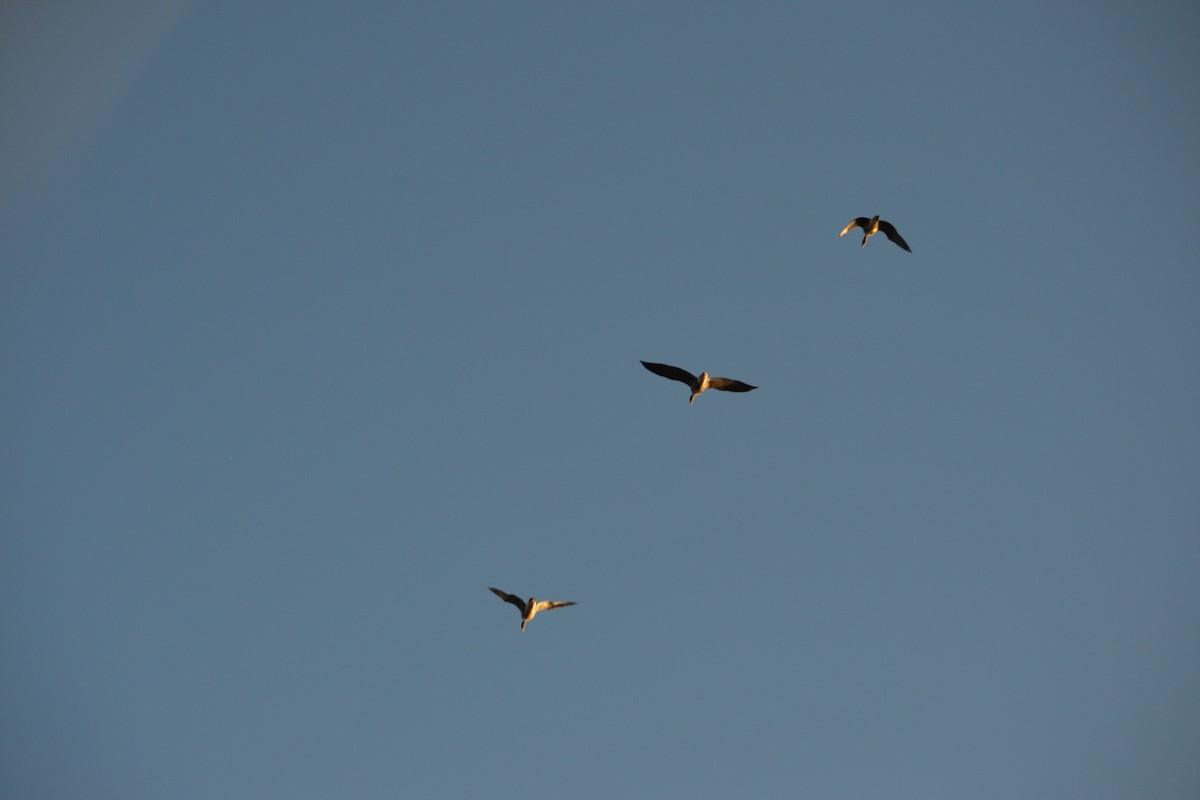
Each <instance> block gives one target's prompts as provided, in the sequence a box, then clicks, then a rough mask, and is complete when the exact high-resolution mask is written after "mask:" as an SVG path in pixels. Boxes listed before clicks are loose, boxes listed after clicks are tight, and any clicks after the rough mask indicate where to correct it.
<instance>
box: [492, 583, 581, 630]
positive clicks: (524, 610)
mask: <svg viewBox="0 0 1200 800" xmlns="http://www.w3.org/2000/svg"><path fill="white" fill-rule="evenodd" d="M488 588H489V589H491V590H492V594H494V595H496V597H499V598H500V599H501V600H503V601H504V602H506V603H512V604H513V605H514V606H516V607H517V608H518V609H519V610H520V611H521V632H522V633H524V632H525V623H526V622H529V621H530V620H532V619H533V618H534V617H536V616H537V613H538V612H539V611H549V610H550V609H552V608H562V607H564V606H573V605H575V601H574V600H538V599H537V598H536V597H531V598H529V599H528V600H522V599H521V598H519V597H517V596H516V595H515V594H509V593H508V592H502V591H500V590H499V589H497V588H495V587H494V586H489V587H488Z"/></svg>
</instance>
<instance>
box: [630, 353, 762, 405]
mask: <svg viewBox="0 0 1200 800" xmlns="http://www.w3.org/2000/svg"><path fill="white" fill-rule="evenodd" d="M642 366H643V367H645V368H646V369H648V370H650V371H651V372H653V373H654V374H655V375H661V376H662V377H664V378H669V379H671V380H673V381H679V382H680V383H686V384H687V386H688V388H689V389H691V390H692V396H691V397H689V398H688V405H691V404H692V403H693V402H695V400H696V397H697V395H699V394H700V393H701V392H704V391H705V390H707V389H717V390H719V391H722V392H749V391H752V390H754V389H757V388H758V387H757V386H751V385H750V384H748V383H742V382H741V381H735V380H733V379H732V378H712V377H709V374H708V373H707V372H701V373H700V377H698V378H697V377H696V376H695V375H693V374H692V373H690V372H688V371H687V370H685V369H680V368H679V367H672V366H671V365H670V364H655V363H654V362H652V361H643V362H642Z"/></svg>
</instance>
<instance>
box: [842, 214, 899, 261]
mask: <svg viewBox="0 0 1200 800" xmlns="http://www.w3.org/2000/svg"><path fill="white" fill-rule="evenodd" d="M855 228H862V229H863V240H862V244H860V245H859V247H866V246H867V239H870V238H871V237H872V236H874V235H875V234H877V233H879V232H880V231H883V235H884V236H886V237H887V238H889V239H891V240H892V241H893V242H895V243H896V244H898V245H900V247H902V248H904V249H905V250H907V251H908V252H910V253H911V252H912V248H911V247H909V246H908V242H906V241H904V237H903V236H901V235H900V234H899V232H897V231H896V226H895V225H893V224H892V223H890V222H888V221H887V220H882V219H880V218H879V215H878V214H876V215H875V216H874V217H873V218H871V219H868V218H867V217H858V218H856V219H852V220H850V224H849V225H847V226H846V227H844V228H842V232H841V233H839V234H838V238H839V239H840V238H842V237H843V236H845V235H846V234H847V233H849V232H850V231H852V230H854V229H855Z"/></svg>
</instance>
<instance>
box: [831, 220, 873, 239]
mask: <svg viewBox="0 0 1200 800" xmlns="http://www.w3.org/2000/svg"><path fill="white" fill-rule="evenodd" d="M870 224H871V220H869V219H867V218H866V217H856V218H855V219H852V220H850V224H849V225H847V226H846V227H844V228H842V232H841V233H839V234H838V238H839V239H840V238H842V237H843V236H845V235H846V234H847V233H849V232H850V231H852V230H854V229H855V228H862V229H863V230H864V231H865V230H866V229H867V226H868V225H870Z"/></svg>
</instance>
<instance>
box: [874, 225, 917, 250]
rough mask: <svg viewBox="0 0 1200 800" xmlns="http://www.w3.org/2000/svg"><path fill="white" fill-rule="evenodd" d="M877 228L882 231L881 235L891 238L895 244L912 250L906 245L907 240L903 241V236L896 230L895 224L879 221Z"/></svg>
mask: <svg viewBox="0 0 1200 800" xmlns="http://www.w3.org/2000/svg"><path fill="white" fill-rule="evenodd" d="M879 230H881V231H883V235H884V236H886V237H887V238H889V239H891V240H892V241H893V242H895V243H896V244H898V245H900V246H901V247H903V248H904V249H905V250H907V251H908V252H910V253H911V252H912V248H911V247H909V246H908V242H906V241H904V237H903V236H901V235H900V232H899V231H897V230H896V226H895V225H893V224H892V223H890V222H884V221H883V220H880V221H879Z"/></svg>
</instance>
